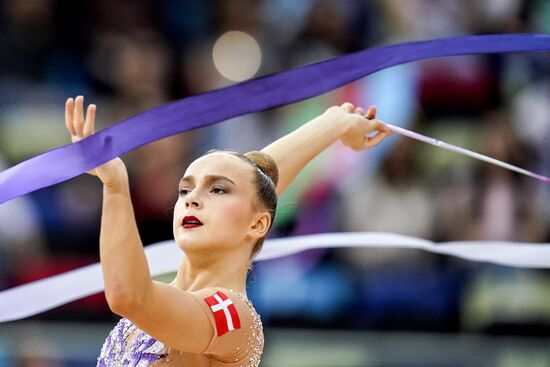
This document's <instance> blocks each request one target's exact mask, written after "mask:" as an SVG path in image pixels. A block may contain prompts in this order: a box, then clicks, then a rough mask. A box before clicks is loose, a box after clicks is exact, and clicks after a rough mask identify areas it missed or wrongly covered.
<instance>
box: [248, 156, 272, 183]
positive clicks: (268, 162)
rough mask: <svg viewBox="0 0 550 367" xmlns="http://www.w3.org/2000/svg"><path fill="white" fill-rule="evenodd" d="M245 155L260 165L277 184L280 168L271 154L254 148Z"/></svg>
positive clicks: (261, 169)
mask: <svg viewBox="0 0 550 367" xmlns="http://www.w3.org/2000/svg"><path fill="white" fill-rule="evenodd" d="M244 156H245V157H246V158H248V159H249V160H250V161H252V162H253V163H254V164H255V165H256V166H258V168H259V169H260V171H262V172H263V173H265V174H266V175H267V176H268V177H269V178H271V181H273V183H274V184H275V186H277V182H278V181H279V169H278V168H277V163H276V162H275V160H274V159H273V158H272V157H271V156H270V155H268V154H265V153H263V152H259V151H256V150H253V151H251V152H248V153H245V154H244Z"/></svg>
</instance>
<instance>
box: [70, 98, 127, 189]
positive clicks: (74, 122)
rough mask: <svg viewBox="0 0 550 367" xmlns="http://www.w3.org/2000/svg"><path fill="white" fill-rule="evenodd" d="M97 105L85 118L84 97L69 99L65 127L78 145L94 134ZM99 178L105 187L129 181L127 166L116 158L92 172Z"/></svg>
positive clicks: (89, 110)
mask: <svg viewBox="0 0 550 367" xmlns="http://www.w3.org/2000/svg"><path fill="white" fill-rule="evenodd" d="M96 109H97V108H96V105H94V104H91V105H89V106H88V109H87V111H86V116H84V97H83V96H78V97H76V98H75V99H73V98H68V99H67V102H66V103H65V125H66V126H67V130H68V131H69V133H70V134H71V141H72V142H73V143H76V142H78V141H80V140H82V139H84V138H86V137H88V136H90V135H92V134H93V133H94V124H95V113H96ZM88 173H89V174H91V175H94V176H97V177H98V178H99V179H100V180H101V182H103V184H104V185H107V186H109V185H114V184H116V183H117V182H119V181H120V180H123V179H127V177H128V174H127V172H126V166H125V165H124V162H122V159H120V158H118V157H117V158H115V159H112V160H110V161H109V162H107V163H104V164H102V165H101V166H98V167H96V168H94V169H92V170H90V171H88Z"/></svg>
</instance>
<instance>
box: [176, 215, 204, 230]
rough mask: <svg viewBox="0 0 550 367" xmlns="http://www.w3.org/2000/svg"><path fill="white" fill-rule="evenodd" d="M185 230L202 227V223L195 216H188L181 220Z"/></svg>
mask: <svg viewBox="0 0 550 367" xmlns="http://www.w3.org/2000/svg"><path fill="white" fill-rule="evenodd" d="M181 225H182V226H183V228H196V227H200V226H202V222H201V221H200V220H199V218H197V217H195V216H194V215H186V216H185V217H183V219H182V220H181Z"/></svg>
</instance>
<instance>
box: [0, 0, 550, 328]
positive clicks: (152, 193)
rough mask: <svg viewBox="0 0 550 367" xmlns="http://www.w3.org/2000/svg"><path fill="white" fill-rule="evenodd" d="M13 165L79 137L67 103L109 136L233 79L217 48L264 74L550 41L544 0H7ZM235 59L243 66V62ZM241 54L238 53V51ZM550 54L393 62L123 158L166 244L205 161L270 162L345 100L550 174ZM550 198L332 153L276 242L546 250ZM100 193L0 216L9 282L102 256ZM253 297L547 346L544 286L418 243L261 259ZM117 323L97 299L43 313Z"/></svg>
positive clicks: (377, 153)
mask: <svg viewBox="0 0 550 367" xmlns="http://www.w3.org/2000/svg"><path fill="white" fill-rule="evenodd" d="M1 4H2V5H1V6H2V11H1V12H0V169H4V168H7V167H10V166H12V165H14V164H16V163H18V162H20V161H22V160H24V159H26V158H28V157H30V156H33V155H36V154H39V153H41V152H44V151H46V150H49V149H52V148H54V147H57V146H60V145H63V144H66V143H68V142H69V137H68V135H67V133H66V131H65V126H64V123H63V106H64V101H65V99H66V98H67V97H71V96H75V95H78V94H83V95H85V97H86V101H87V102H89V103H95V104H97V105H98V116H97V122H96V128H97V129H100V128H104V127H107V126H109V125H111V124H113V123H116V122H117V121H120V120H122V119H124V118H127V117H129V116H132V115H134V114H137V113H139V112H142V111H145V110H147V109H149V108H152V107H155V106H159V105H161V104H163V103H167V102H169V101H172V100H174V99H179V98H184V97H186V96H189V95H193V94H196V93H201V92H205V91H208V90H212V89H215V88H219V87H223V86H227V85H230V84H231V83H233V82H231V81H229V80H227V79H225V78H224V77H223V76H222V75H221V74H220V73H219V72H218V71H217V70H216V68H215V65H214V63H213V61H212V47H213V45H214V42H215V41H216V39H217V38H218V37H219V36H220V35H222V34H223V33H225V32H227V31H231V30H240V31H243V32H246V33H248V34H249V35H251V36H253V37H254V38H255V39H256V40H257V42H258V44H259V46H260V49H261V52H262V62H261V67H260V69H259V71H258V73H257V74H256V75H263V74H268V73H273V72H278V71H282V70H286V69H288V68H291V67H295V66H299V65H303V64H307V63H311V62H316V61H321V60H324V59H327V58H330V57H334V56H337V55H340V54H344V53H348V52H353V51H358V50H361V49H364V48H368V47H375V46H382V45H387V44H392V43H397V42H405V41H417V40H426V39H434V38H441V37H450V36H458V35H466V34H487V33H550V3H549V2H548V1H545V0H525V1H521V0H507V1H499V0H487V1H474V0H460V1H459V0H378V1H377V0H299V1H295V0H262V1H258V0H217V1H214V0H211V1H191V0H157V1H150V0H131V1H130V0H95V1H84V0H78V1H60V0H37V1H34V0H3V1H2V2H1ZM235 57H239V55H237V56H235ZM241 57H242V56H241ZM549 61H550V58H549V56H548V54H544V53H532V54H513V55H486V56H468V57H453V58H445V59H437V60H429V61H424V62H418V63H412V64H407V65H403V66H399V67H394V68H391V69H388V70H385V71H382V72H379V73H376V74H373V75H371V76H369V77H366V78H364V79H362V80H359V81H357V82H355V83H352V84H349V85H347V86H345V87H342V88H340V89H338V90H336V91H334V92H331V93H328V94H325V95H323V96H320V97H318V98H314V99H311V100H307V101H304V102H300V103H296V104H293V105H289V106H286V107H282V108H278V109H274V110H270V111H267V112H263V113H257V114H252V115H247V116H243V117H240V118H235V119H232V120H230V121H226V122H223V123H220V124H217V125H215V126H211V127H208V128H203V129H199V130H195V131H191V132H188V133H184V134H180V135H178V136H174V137H170V138H166V139H163V140H161V141H158V142H155V143H152V144H149V145H147V146H144V147H142V148H140V149H138V150H136V151H133V152H131V153H128V154H126V155H125V156H124V157H123V159H124V161H125V162H126V164H127V166H128V168H129V172H130V176H131V189H132V195H133V201H134V207H135V212H136V217H137V221H138V225H139V229H140V233H141V236H142V239H143V242H144V244H150V243H154V242H157V241H160V240H166V239H171V238H173V237H172V224H171V223H172V209H173V206H174V203H175V201H176V199H177V190H176V185H177V182H178V180H179V178H180V177H181V175H182V174H183V172H184V171H185V168H186V166H187V165H188V164H189V163H190V162H191V161H192V160H193V159H194V158H196V157H197V156H199V155H200V154H202V153H204V152H205V151H206V150H208V149H211V148H228V149H237V150H240V151H247V150H252V149H261V148H262V147H263V146H265V145H267V144H268V143H270V142H271V141H273V140H275V139H276V138H278V137H280V136H282V135H284V134H285V133H287V132H289V131H292V130H293V129H295V128H296V127H298V126H300V125H301V124H303V123H305V122H306V121H308V120H309V119H311V118H313V117H315V116H317V115H319V114H321V113H322V112H323V111H324V110H325V109H326V108H328V107H329V106H331V105H335V104H341V103H343V102H344V101H350V102H352V103H354V104H356V105H361V106H365V107H368V106H369V105H372V104H376V105H377V106H378V109H379V117H380V118H381V119H383V120H385V121H388V122H390V123H392V124H395V125H400V126H403V127H407V128H410V129H414V130H415V131H419V132H423V133H426V134H429V135H431V136H436V137H438V138H439V139H441V140H444V141H448V142H452V143H455V144H459V145H461V146H464V147H467V148H470V149H474V150H477V151H480V152H482V153H485V154H488V155H490V156H492V157H495V158H498V159H501V160H504V161H507V162H509V163H512V164H515V165H518V166H520V167H524V168H527V169H532V170H534V171H537V172H540V173H542V174H546V175H550V161H549V159H550V158H549V157H550V103H548V101H549V98H550V66H549V65H550V62H549ZM548 203H550V190H549V188H548V187H547V185H544V184H541V183H539V182H537V181H535V180H532V179H529V178H525V177H523V176H520V175H518V174H515V173H511V172H509V171H507V170H504V169H501V168H498V167H494V166H490V165H488V164H484V163H480V162H478V161H474V160H471V159H467V158H461V157H457V156H456V155H453V154H451V153H447V152H444V151H442V150H438V149H436V148H432V147H427V146H425V145H423V144H420V143H417V142H414V141H411V140H407V139H402V138H399V137H397V136H392V137H390V138H388V139H386V141H384V142H383V143H382V144H381V145H380V146H379V147H376V148H374V149H372V150H369V151H365V152H360V153H356V152H352V151H350V150H348V149H346V148H344V147H342V146H340V145H339V144H335V145H334V146H333V147H331V148H330V149H329V150H328V151H326V152H325V153H323V154H322V155H321V156H320V157H318V158H317V159H315V160H314V161H313V162H312V163H311V164H310V165H309V166H308V167H307V168H306V169H305V170H304V171H303V173H302V174H301V175H300V177H299V178H298V179H297V180H296V182H294V184H293V185H292V187H291V188H290V189H289V190H288V192H286V193H285V194H284V195H283V196H282V197H281V198H280V201H279V213H278V216H277V220H276V225H275V228H274V233H273V236H290V235H304V234H311V233H322V232H343V231H381V232H393V233H400V234H404V235H410V236H417V237H421V238H426V239H430V240H434V241H453V240H503V241H520V242H550V205H548ZM100 216H101V187H100V184H99V183H98V181H97V180H96V179H95V178H94V177H90V176H86V175H84V176H81V177H78V178H76V179H73V180H71V181H69V182H66V183H63V184H60V185H56V186H54V187H50V188H46V189H43V190H40V191H38V192H35V193H33V194H30V195H27V196H25V197H23V198H19V199H16V200H13V201H11V202H8V203H5V204H2V205H0V287H1V289H6V288H9V287H11V286H15V285H17V284H22V283H25V282H28V281H31V280H34V279H38V278H42V277H45V276H48V275H52V274H56V273H59V272H63V271H66V270H69V269H73V268H77V267H79V266H82V265H85V264H89V263H92V262H96V261H98V239H99V220H100ZM249 295H250V296H251V298H252V299H253V300H254V303H255V305H256V306H257V309H258V311H259V312H260V314H261V315H262V318H263V320H264V324H265V325H266V326H268V327H269V326H289V327H295V326H302V327H304V326H305V327H334V328H367V329H375V330H379V329H380V330H435V331H457V330H471V331H486V332H502V333H520V334H521V333H525V334H540V333H543V334H548V332H549V330H550V328H549V327H550V306H549V305H548V302H546V301H544V300H548V299H550V298H549V296H550V276H549V273H548V272H546V271H542V270H521V269H512V268H506V267H500V266H495V265H488V264H481V263H473V262H466V261H462V260H458V259H455V258H450V257H444V256H437V255H433V254H428V253H425V252H422V251H417V250H388V249H341V250H337V251H336V250H314V251H308V252H305V253H302V254H299V255H296V256H292V257H287V258H282V259H278V260H274V261H269V262H259V263H257V264H256V265H255V267H254V269H253V270H252V271H251V274H250V289H249ZM39 318H42V319H62V320H73V319H78V320H112V318H113V316H112V315H111V314H110V313H109V311H108V309H107V307H106V306H105V303H104V301H103V296H102V295H98V296H94V297H90V298H87V299H85V300H82V301H79V302H77V303H75V304H70V305H68V306H65V307H62V308H60V309H57V310H55V311H52V312H49V313H46V314H45V315H41V316H39Z"/></svg>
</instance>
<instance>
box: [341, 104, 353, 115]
mask: <svg viewBox="0 0 550 367" xmlns="http://www.w3.org/2000/svg"><path fill="white" fill-rule="evenodd" d="M340 107H341V108H342V109H343V110H344V111H346V112H349V113H353V111H354V110H355V106H354V105H353V104H351V103H349V102H346V103H344V104H342V105H341V106H340Z"/></svg>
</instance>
